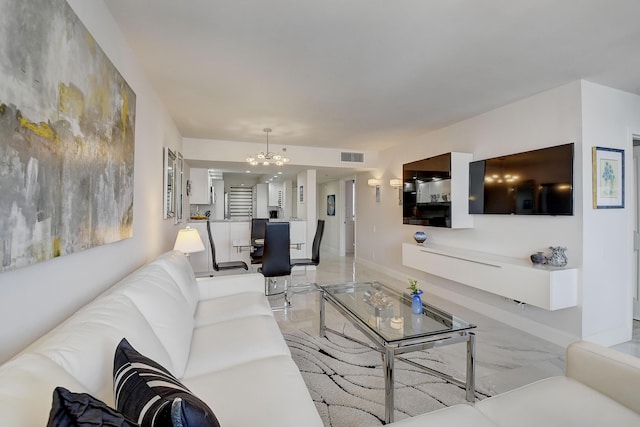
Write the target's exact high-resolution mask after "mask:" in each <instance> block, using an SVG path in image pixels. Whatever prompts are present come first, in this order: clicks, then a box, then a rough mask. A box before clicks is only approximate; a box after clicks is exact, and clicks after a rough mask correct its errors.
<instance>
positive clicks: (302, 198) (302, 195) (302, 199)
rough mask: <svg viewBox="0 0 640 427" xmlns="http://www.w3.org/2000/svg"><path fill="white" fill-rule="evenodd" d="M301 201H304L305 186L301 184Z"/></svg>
mask: <svg viewBox="0 0 640 427" xmlns="http://www.w3.org/2000/svg"><path fill="white" fill-rule="evenodd" d="M300 203H304V186H303V185H301V186H300Z"/></svg>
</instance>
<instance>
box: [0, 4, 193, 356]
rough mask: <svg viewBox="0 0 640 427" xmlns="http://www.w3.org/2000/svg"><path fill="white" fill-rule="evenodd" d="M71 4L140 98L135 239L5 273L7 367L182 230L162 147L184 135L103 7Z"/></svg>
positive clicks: (0, 307)
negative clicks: (171, 211)
mask: <svg viewBox="0 0 640 427" xmlns="http://www.w3.org/2000/svg"><path fill="white" fill-rule="evenodd" d="M69 4H70V5H71V7H72V8H73V9H74V10H75V11H76V13H77V14H78V16H79V17H80V20H81V21H82V22H83V23H84V24H85V26H86V27H87V28H88V29H89V32H90V33H91V34H92V35H93V37H94V38H95V39H96V41H97V43H98V45H99V46H100V47H101V48H102V49H103V50H104V51H105V53H106V54H107V56H108V57H109V58H110V59H111V61H112V62H113V64H114V65H115V67H116V68H117V69H118V71H119V72H120V73H121V74H122V76H123V77H124V78H125V80H126V81H127V82H128V83H129V85H130V86H131V87H132V89H133V91H134V92H135V94H136V146H135V166H134V167H135V172H134V173H135V176H134V183H135V188H134V217H133V237H132V238H130V239H127V240H123V241H120V242H116V243H112V244H109V245H105V246H100V247H98V248H94V249H89V250H86V251H83V252H79V253H77V254H72V255H67V256H64V257H61V258H57V259H53V260H50V261H46V262H42V263H39V264H36V265H33V266H30V267H26V268H22V269H18V270H14V271H10V272H6V273H2V274H0V324H2V325H3V326H2V328H0V343H2V346H1V347H0V361H4V360H6V359H7V358H9V357H10V356H12V355H13V354H15V353H16V352H18V351H19V350H20V349H22V348H23V347H25V346H26V345H27V344H28V343H29V342H31V341H33V340H34V339H36V338H37V337H39V336H40V335H42V334H43V333H45V332H46V331H48V330H49V329H50V328H52V327H53V326H55V325H56V324H57V323H59V322H60V321H61V320H63V319H64V318H65V317H67V316H68V315H69V314H70V313H72V312H73V311H75V310H76V309H77V308H78V307H80V306H81V305H83V304H84V303H86V302H87V301H89V300H90V299H92V298H93V297H95V296H96V295H97V294H98V293H100V292H101V291H102V290H104V289H106V288H107V287H108V286H109V285H111V284H112V283H114V282H115V281H116V280H118V279H120V278H122V277H123V276H125V275H126V274H127V273H129V272H131V271H132V270H134V269H136V268H137V267H138V266H140V265H141V264H143V263H144V262H146V261H148V260H150V259H151V258H153V257H155V256H156V255H158V254H159V253H162V252H164V251H166V250H169V249H171V248H172V247H173V242H174V239H175V236H176V233H177V229H178V226H176V225H174V224H173V221H172V220H166V221H165V220H163V219H162V199H163V189H162V147H163V146H169V147H171V148H172V149H176V150H179V151H180V149H181V145H182V140H181V136H180V134H179V133H178V131H177V129H176V127H175V125H174V123H173V121H172V120H171V119H170V117H169V116H168V114H167V112H166V110H165V109H164V107H163V106H162V104H161V103H160V102H159V100H158V98H157V96H156V94H155V93H154V91H153V89H152V87H151V86H150V84H149V82H148V80H147V79H146V77H145V76H144V74H143V73H142V71H141V69H140V67H139V65H138V64H137V62H136V59H135V57H134V55H133V53H132V51H131V49H130V48H129V46H128V45H127V43H126V42H125V40H124V38H123V36H122V34H121V33H120V32H119V30H118V27H117V25H116V24H115V22H114V21H113V19H112V17H111V15H110V13H109V11H108V9H107V8H106V7H105V5H104V4H103V2H102V1H90V2H89V1H84V0H69ZM185 212H188V206H187V209H186V210H185Z"/></svg>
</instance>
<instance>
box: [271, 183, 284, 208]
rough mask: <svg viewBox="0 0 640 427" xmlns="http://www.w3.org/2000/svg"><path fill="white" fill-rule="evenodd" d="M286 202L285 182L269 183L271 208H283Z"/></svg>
mask: <svg viewBox="0 0 640 427" xmlns="http://www.w3.org/2000/svg"><path fill="white" fill-rule="evenodd" d="M283 202H284V183H283V182H270V183H269V206H273V207H276V206H277V207H279V208H281V207H283Z"/></svg>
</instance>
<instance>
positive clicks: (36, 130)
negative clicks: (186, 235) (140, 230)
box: [0, 0, 136, 271]
mask: <svg viewBox="0 0 640 427" xmlns="http://www.w3.org/2000/svg"><path fill="white" fill-rule="evenodd" d="M0 6H1V8H2V12H1V13H0V194H1V197H0V264H1V265H0V271H6V270H10V269H14V268H17V267H22V266H27V265H30V264H33V263H36V262H40V261H44V260H47V259H50V258H54V257H58V256H62V255H67V254H70V253H74V252H78V251H82V250H85V249H89V248H92V247H95V246H99V245H103V244H107V243H111V242H115V241H118V240H121V239H125V238H129V237H131V236H132V232H133V159H134V145H135V144H134V130H135V104H136V97H135V94H134V93H133V91H132V90H131V88H130V87H129V86H128V85H127V82H126V81H125V80H124V79H123V78H122V76H121V75H120V74H119V73H118V71H117V70H116V69H115V67H114V66H113V64H112V63H111V62H110V61H109V59H108V58H107V56H106V55H105V54H104V52H103V51H102V50H101V49H100V47H99V46H98V45H97V43H96V41H95V40H94V39H93V37H92V36H91V34H89V32H88V31H87V29H86V28H85V27H84V25H83V24H82V23H81V22H80V20H79V19H78V17H77V16H76V14H75V13H74V12H73V10H72V9H71V7H69V5H68V4H67V3H66V1H65V0H29V1H23V0H2V2H1V3H0Z"/></svg>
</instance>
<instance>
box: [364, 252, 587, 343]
mask: <svg viewBox="0 0 640 427" xmlns="http://www.w3.org/2000/svg"><path fill="white" fill-rule="evenodd" d="M356 263H360V264H362V265H364V266H366V267H368V268H371V269H372V270H376V271H379V272H380V273H382V274H386V275H387V276H389V277H392V278H394V279H397V280H400V281H402V282H404V281H406V280H407V277H410V276H411V274H410V273H407V272H402V271H398V270H394V269H390V268H387V267H383V266H380V265H378V264H375V263H373V262H371V261H370V260H366V259H362V258H358V257H357V258H356ZM422 288H423V289H424V290H425V291H427V292H429V293H432V294H433V295H436V296H438V297H440V298H443V299H446V300H448V301H455V303H456V304H459V305H461V306H463V307H465V308H468V309H469V310H473V311H475V312H477V313H480V314H482V315H484V316H487V317H489V318H491V319H494V320H497V321H499V322H502V323H505V324H507V325H509V326H513V327H514V328H517V329H520V330H522V331H524V332H527V333H529V334H531V335H534V336H536V337H538V338H542V339H543V340H546V341H549V342H552V343H554V344H557V345H559V346H561V347H566V346H568V345H569V344H570V343H572V342H574V341H577V340H579V339H580V337H578V336H575V335H572V334H569V333H567V332H564V331H561V330H558V329H555V328H551V327H549V326H547V325H543V324H541V323H539V322H536V321H533V320H530V319H527V318H525V317H522V316H518V315H517V314H514V313H511V312H508V311H506V310H502V309H501V308H500V307H496V306H494V305H491V304H486V303H483V302H481V301H478V300H476V299H473V298H470V297H467V296H465V295H463V294H460V293H457V292H452V291H449V290H447V289H444V288H442V287H441V286H436V285H433V284H431V283H424V282H423V284H422Z"/></svg>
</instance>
